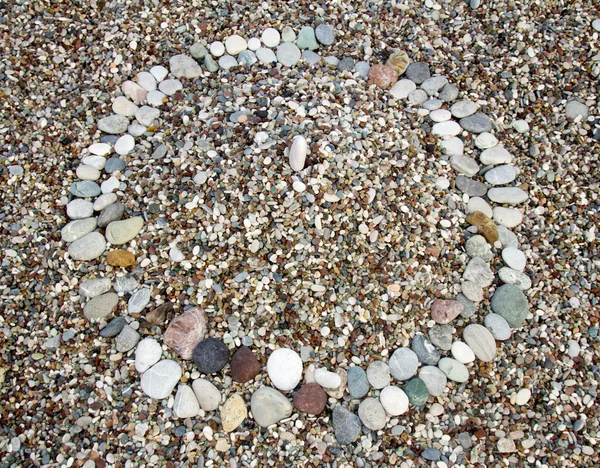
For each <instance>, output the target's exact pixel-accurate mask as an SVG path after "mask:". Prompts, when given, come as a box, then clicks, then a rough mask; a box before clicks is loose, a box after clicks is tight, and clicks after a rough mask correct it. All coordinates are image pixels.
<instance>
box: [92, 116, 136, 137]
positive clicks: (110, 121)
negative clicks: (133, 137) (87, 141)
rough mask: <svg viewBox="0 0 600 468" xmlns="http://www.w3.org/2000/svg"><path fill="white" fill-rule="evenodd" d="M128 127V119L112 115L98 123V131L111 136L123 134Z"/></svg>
mask: <svg viewBox="0 0 600 468" xmlns="http://www.w3.org/2000/svg"><path fill="white" fill-rule="evenodd" d="M128 126H129V119H128V118H127V117H125V116H124V115H118V114H113V115H110V116H108V117H104V118H103V119H100V120H99V121H98V130H100V131H101V132H104V133H109V134H112V135H118V134H120V133H125V132H126V131H127V127H128Z"/></svg>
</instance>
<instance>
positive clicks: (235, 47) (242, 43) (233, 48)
mask: <svg viewBox="0 0 600 468" xmlns="http://www.w3.org/2000/svg"><path fill="white" fill-rule="evenodd" d="M263 35H264V34H263ZM247 48H248V43H247V42H246V39H244V38H243V37H242V36H239V35H238V34H233V35H232V36H229V37H228V38H227V39H226V40H225V50H227V53H228V54H229V55H237V54H239V53H240V52H242V51H243V50H246V49H247Z"/></svg>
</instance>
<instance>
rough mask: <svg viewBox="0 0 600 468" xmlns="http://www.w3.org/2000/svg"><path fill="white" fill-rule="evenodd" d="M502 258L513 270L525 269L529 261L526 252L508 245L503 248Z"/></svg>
mask: <svg viewBox="0 0 600 468" xmlns="http://www.w3.org/2000/svg"><path fill="white" fill-rule="evenodd" d="M502 260H504V263H506V264H507V265H508V266H509V267H510V268H512V269H513V270H518V271H523V270H524V269H525V265H526V263H527V258H526V257H525V254H524V253H523V252H521V251H520V250H519V249H517V248H515V247H506V248H505V249H503V250H502Z"/></svg>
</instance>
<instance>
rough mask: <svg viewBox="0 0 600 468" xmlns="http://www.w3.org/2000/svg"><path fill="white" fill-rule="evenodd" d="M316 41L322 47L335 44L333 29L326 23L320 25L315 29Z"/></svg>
mask: <svg viewBox="0 0 600 468" xmlns="http://www.w3.org/2000/svg"><path fill="white" fill-rule="evenodd" d="M315 36H316V38H317V41H319V42H320V43H321V44H323V45H331V44H333V43H334V42H335V33H334V31H333V28H332V27H331V26H329V25H328V24H327V23H321V24H320V25H318V26H317V27H316V28H315Z"/></svg>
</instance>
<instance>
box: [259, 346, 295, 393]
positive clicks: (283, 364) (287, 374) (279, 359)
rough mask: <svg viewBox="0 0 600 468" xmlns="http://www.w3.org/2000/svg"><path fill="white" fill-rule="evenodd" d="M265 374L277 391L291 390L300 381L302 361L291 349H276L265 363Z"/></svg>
mask: <svg viewBox="0 0 600 468" xmlns="http://www.w3.org/2000/svg"><path fill="white" fill-rule="evenodd" d="M267 373H268V374H269V378H270V379H271V383H272V384H273V385H274V386H275V387H277V388H278V389H280V390H283V391H284V392H287V391H289V390H293V389H294V388H296V386H297V385H298V383H299V382H300V380H301V379H302V359H301V358H300V356H299V355H298V353H296V352H295V351H293V350H291V349H288V348H280V349H276V350H275V351H273V353H271V355H270V356H269V359H268V361H267Z"/></svg>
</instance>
